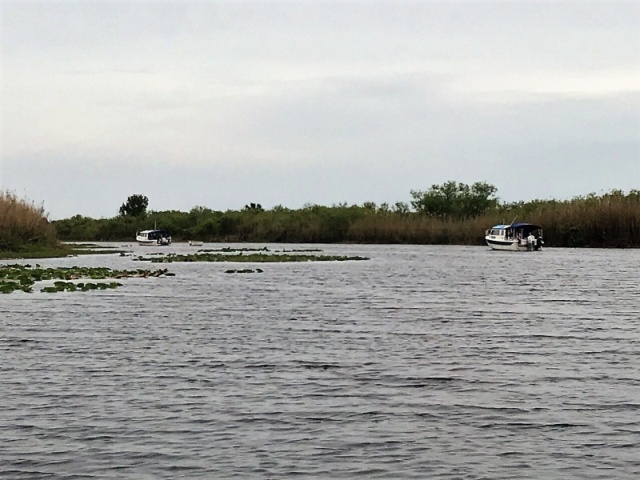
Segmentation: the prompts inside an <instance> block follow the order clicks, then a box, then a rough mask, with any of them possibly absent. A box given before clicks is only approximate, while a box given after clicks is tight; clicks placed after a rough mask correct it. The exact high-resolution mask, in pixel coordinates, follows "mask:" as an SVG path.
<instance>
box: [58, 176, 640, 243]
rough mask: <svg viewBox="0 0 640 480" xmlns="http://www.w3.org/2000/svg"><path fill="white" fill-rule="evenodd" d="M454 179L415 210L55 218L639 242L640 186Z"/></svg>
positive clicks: (203, 211)
mask: <svg viewBox="0 0 640 480" xmlns="http://www.w3.org/2000/svg"><path fill="white" fill-rule="evenodd" d="M451 183H453V182H448V183H447V184H444V185H442V186H434V187H432V189H431V190H429V191H428V192H412V195H413V198H414V200H413V202H412V207H413V209H412V208H410V207H409V205H407V204H404V203H397V204H395V205H394V206H391V207H390V206H389V205H387V204H382V205H376V204H374V203H372V202H367V203H365V204H363V205H351V206H349V205H346V204H342V205H334V206H332V207H325V206H320V205H309V206H306V207H304V208H302V209H297V210H292V209H288V208H284V207H281V206H277V207H275V208H273V209H270V210H264V209H262V207H260V205H255V204H251V205H250V206H246V207H245V208H244V209H242V210H228V211H225V212H222V211H215V210H211V209H209V208H206V207H195V208H193V209H191V210H190V211H189V212H180V211H174V210H171V211H160V212H155V211H151V212H144V213H143V214H141V215H138V216H130V215H119V216H117V217H114V218H107V219H93V218H89V217H83V216H80V215H76V216H74V217H71V218H69V219H64V220H59V221H55V222H53V225H54V226H55V229H56V232H57V235H58V238H59V239H60V240H65V241H72V240H73V241H134V238H135V232H136V231H138V230H142V229H147V228H153V226H154V225H157V226H158V228H162V229H164V230H168V231H170V232H171V235H172V237H173V240H174V241H187V240H202V241H206V242H279V243H280V242H281V243H341V242H344V243H407V244H409V243H411V244H449V245H453V244H457V245H481V244H483V243H484V231H485V230H486V229H487V228H489V227H490V226H492V225H495V224H497V223H509V222H511V221H512V220H514V219H516V218H517V219H518V221H527V222H531V223H536V224H539V225H541V226H542V227H543V229H544V238H545V244H546V246H553V247H616V248H624V247H640V191H639V190H632V191H631V192H629V193H624V192H622V191H620V190H614V191H611V192H609V193H606V194H603V195H599V196H598V195H595V194H590V195H587V196H586V197H576V198H574V199H571V200H566V201H558V200H534V201H531V202H517V203H508V204H507V203H499V202H498V201H497V200H496V199H495V198H493V199H492V198H489V200H490V201H486V200H487V199H486V198H485V199H484V203H478V202H477V201H475V200H474V198H476V197H474V196H473V195H474V192H475V191H476V190H475V189H474V188H473V187H475V186H476V185H479V187H478V191H480V192H481V193H483V194H486V193H487V191H488V192H489V197H491V195H493V193H495V190H491V189H488V190H487V188H488V187H491V186H490V185H486V184H474V186H472V188H465V187H466V186H464V185H461V184H458V186H456V185H454V186H453V188H451V189H447V188H444V187H451ZM436 187H437V188H436ZM484 187H487V188H485V189H484V190H482V188H484ZM451 192H453V193H451ZM447 195H449V197H447ZM480 200H482V198H480ZM447 201H455V202H457V203H456V205H455V207H456V208H448V207H447V205H446V202H447ZM443 202H444V204H443ZM465 202H466V203H465ZM474 202H475V203H474ZM460 205H462V206H463V207H460ZM478 205H480V206H481V210H478V208H480V207H478ZM465 206H466V207H465ZM465 208H466V209H465Z"/></svg>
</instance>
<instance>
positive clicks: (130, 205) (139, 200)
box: [120, 194, 149, 217]
mask: <svg viewBox="0 0 640 480" xmlns="http://www.w3.org/2000/svg"><path fill="white" fill-rule="evenodd" d="M148 206H149V199H148V198H147V197H146V195H139V194H136V195H131V196H130V197H129V198H127V201H126V202H125V203H123V204H122V206H121V207H120V215H121V216H123V217H140V216H142V215H144V214H145V213H147V207H148Z"/></svg>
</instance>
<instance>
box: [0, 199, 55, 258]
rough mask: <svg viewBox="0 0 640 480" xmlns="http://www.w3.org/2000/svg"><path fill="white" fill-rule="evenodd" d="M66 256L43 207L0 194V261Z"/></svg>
mask: <svg viewBox="0 0 640 480" xmlns="http://www.w3.org/2000/svg"><path fill="white" fill-rule="evenodd" d="M60 254H63V255H66V254H67V252H66V249H65V247H64V246H63V245H62V244H60V243H59V242H58V240H57V238H56V231H55V228H54V227H53V225H52V224H51V222H49V220H48V219H47V216H46V214H45V212H44V207H42V206H41V205H36V204H34V203H33V202H29V201H26V200H22V199H20V198H18V197H17V196H16V195H15V194H13V193H11V192H0V258H18V257H23V256H25V255H27V256H31V257H51V256H57V255H60Z"/></svg>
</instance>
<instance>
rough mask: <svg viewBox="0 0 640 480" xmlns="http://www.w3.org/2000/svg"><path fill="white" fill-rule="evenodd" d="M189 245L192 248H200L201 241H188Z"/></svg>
mask: <svg viewBox="0 0 640 480" xmlns="http://www.w3.org/2000/svg"><path fill="white" fill-rule="evenodd" d="M189 245H191V246H192V247H201V246H202V241H200V240H189Z"/></svg>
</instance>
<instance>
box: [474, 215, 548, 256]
mask: <svg viewBox="0 0 640 480" xmlns="http://www.w3.org/2000/svg"><path fill="white" fill-rule="evenodd" d="M484 239H485V241H486V242H487V245H489V246H490V247H491V248H492V249H493V250H507V251H514V252H519V251H520V252H527V251H529V252H531V251H538V250H541V249H542V245H543V244H544V241H543V240H542V227H540V226H539V225H534V224H532V223H524V222H519V223H511V224H510V225H494V226H493V227H491V228H490V229H488V230H487V231H486V232H485V237H484Z"/></svg>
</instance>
